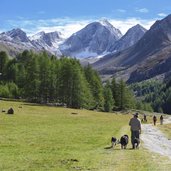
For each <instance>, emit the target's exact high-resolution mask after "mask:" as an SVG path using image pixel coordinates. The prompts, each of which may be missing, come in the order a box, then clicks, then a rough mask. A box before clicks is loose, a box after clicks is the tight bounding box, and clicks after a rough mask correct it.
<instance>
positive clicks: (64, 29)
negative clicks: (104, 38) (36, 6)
mask: <svg viewBox="0 0 171 171" xmlns="http://www.w3.org/2000/svg"><path fill="white" fill-rule="evenodd" d="M106 19H108V20H109V22H110V23H111V24H112V25H113V26H114V27H115V28H118V29H120V30H121V32H122V33H123V34H125V33H126V31H127V30H128V29H129V28H131V27H133V26H134V25H136V24H141V25H142V26H143V27H145V28H146V29H149V28H150V26H151V25H152V24H153V23H154V22H155V20H142V19H139V18H129V19H112V18H106ZM99 20H100V19H99ZM99 20H92V19H91V20H83V19H82V20H81V19H71V18H67V17H66V18H55V19H49V20H48V19H47V20H23V19H22V20H18V21H12V20H9V21H8V24H10V25H11V27H13V28H14V27H19V28H22V29H23V30H24V31H25V32H26V33H27V34H28V35H29V36H31V35H33V34H35V33H37V32H39V31H45V32H52V31H60V32H61V33H62V34H63V37H65V38H67V37H69V36H70V35H72V34H73V33H75V32H77V31H79V30H80V29H82V28H84V27H85V26H86V25H87V24H89V23H91V22H94V21H99Z"/></svg>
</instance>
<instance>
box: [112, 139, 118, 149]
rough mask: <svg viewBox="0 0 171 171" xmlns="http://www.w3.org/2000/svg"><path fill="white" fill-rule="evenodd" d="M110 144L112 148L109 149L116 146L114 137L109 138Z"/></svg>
mask: <svg viewBox="0 0 171 171" xmlns="http://www.w3.org/2000/svg"><path fill="white" fill-rule="evenodd" d="M111 143H112V146H111V147H113V148H114V147H115V145H116V144H117V139H116V138H115V137H112V138H111Z"/></svg>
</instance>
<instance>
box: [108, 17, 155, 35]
mask: <svg viewBox="0 0 171 171" xmlns="http://www.w3.org/2000/svg"><path fill="white" fill-rule="evenodd" d="M109 21H110V23H111V24H112V25H113V26H114V27H116V28H118V29H119V30H121V32H122V33H123V34H125V33H126V32H127V31H128V29H129V28H131V27H133V26H135V25H137V24H140V25H142V26H143V27H145V28H146V29H149V28H150V27H151V26H152V25H153V24H154V22H155V21H156V20H142V19H138V18H129V19H125V20H112V19H111V20H109Z"/></svg>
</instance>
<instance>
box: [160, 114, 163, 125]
mask: <svg viewBox="0 0 171 171" xmlns="http://www.w3.org/2000/svg"><path fill="white" fill-rule="evenodd" d="M160 125H163V116H162V115H161V116H160Z"/></svg>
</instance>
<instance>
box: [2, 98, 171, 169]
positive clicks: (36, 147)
mask: <svg viewBox="0 0 171 171" xmlns="http://www.w3.org/2000/svg"><path fill="white" fill-rule="evenodd" d="M10 107H13V108H14V111H15V114H14V115H7V114H5V113H2V112H1V113H0V171H6V170H9V171H49V170H50V171H51V170H52V171H68V170H71V171H72V170H73V171H74V170H83V171H84V170H90V171H91V170H93V171H95V170H101V171H137V170H138V171H160V170H161V171H169V170H171V164H170V163H171V162H170V160H169V159H168V158H167V157H162V156H160V155H158V154H155V153H152V152H149V151H148V150H146V149H144V148H143V145H141V147H140V149H139V150H131V144H130V143H129V146H128V148H127V149H126V150H121V149H120V145H119V144H118V145H116V147H115V149H112V148H110V146H111V143H110V140H111V137H112V136H115V137H117V138H120V137H121V136H122V135H124V134H128V135H129V136H130V130H129V126H128V122H129V119H130V118H131V117H132V115H131V114H124V113H102V112H95V111H88V110H75V109H69V108H60V107H48V106H41V105H36V104H28V103H23V102H10V101H0V110H2V109H5V110H7V109H8V108H10ZM142 144H143V143H142Z"/></svg>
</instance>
